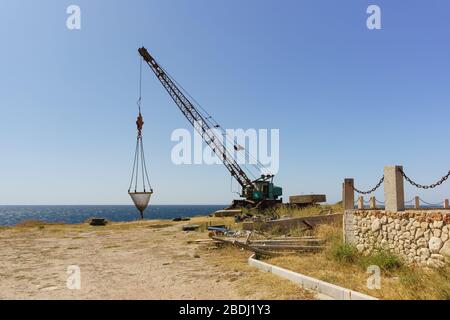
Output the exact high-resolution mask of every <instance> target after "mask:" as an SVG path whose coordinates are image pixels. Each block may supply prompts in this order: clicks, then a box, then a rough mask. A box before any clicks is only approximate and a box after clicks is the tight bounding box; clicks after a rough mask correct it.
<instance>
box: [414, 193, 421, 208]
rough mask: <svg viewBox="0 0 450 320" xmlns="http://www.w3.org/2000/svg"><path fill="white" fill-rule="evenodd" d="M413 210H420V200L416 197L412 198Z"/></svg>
mask: <svg viewBox="0 0 450 320" xmlns="http://www.w3.org/2000/svg"><path fill="white" fill-rule="evenodd" d="M414 209H420V198H419V197H418V196H416V197H415V198H414Z"/></svg>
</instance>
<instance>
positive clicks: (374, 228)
mask: <svg viewBox="0 0 450 320" xmlns="http://www.w3.org/2000/svg"><path fill="white" fill-rule="evenodd" d="M371 228H372V232H376V231H379V230H380V229H381V222H380V219H375V220H373V222H372V226H371Z"/></svg>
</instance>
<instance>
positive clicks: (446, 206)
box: [444, 199, 449, 209]
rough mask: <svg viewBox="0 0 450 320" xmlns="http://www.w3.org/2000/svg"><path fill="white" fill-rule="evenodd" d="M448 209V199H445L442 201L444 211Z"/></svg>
mask: <svg viewBox="0 0 450 320" xmlns="http://www.w3.org/2000/svg"><path fill="white" fill-rule="evenodd" d="M448 208H449V206H448V199H445V200H444V209H448Z"/></svg>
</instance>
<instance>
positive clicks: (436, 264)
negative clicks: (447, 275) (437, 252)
mask: <svg viewBox="0 0 450 320" xmlns="http://www.w3.org/2000/svg"><path fill="white" fill-rule="evenodd" d="M427 266H428V267H430V268H434V269H440V268H443V267H445V263H444V262H442V261H440V260H436V259H428V261H427Z"/></svg>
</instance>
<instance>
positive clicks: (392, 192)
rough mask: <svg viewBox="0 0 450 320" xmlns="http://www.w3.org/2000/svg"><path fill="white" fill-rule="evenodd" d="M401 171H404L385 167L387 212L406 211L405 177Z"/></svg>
mask: <svg viewBox="0 0 450 320" xmlns="http://www.w3.org/2000/svg"><path fill="white" fill-rule="evenodd" d="M399 169H402V170H403V167H402V166H386V167H384V199H385V200H384V201H385V203H386V211H391V212H396V211H405V192H404V189H403V176H402V174H401V173H400V171H399Z"/></svg>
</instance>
